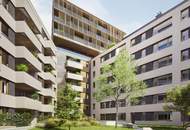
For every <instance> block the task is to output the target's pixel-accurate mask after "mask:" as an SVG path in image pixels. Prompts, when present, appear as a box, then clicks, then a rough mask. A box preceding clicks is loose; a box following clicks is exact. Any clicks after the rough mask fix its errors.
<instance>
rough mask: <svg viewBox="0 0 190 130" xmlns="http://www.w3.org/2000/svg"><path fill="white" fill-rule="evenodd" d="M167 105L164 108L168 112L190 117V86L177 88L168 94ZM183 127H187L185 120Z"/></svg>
mask: <svg viewBox="0 0 190 130" xmlns="http://www.w3.org/2000/svg"><path fill="white" fill-rule="evenodd" d="M166 102H167V104H166V105H165V106H164V109H165V110H166V111H178V112H181V114H182V117H184V116H187V115H190V84H188V85H186V86H177V87H175V88H173V89H172V90H170V91H169V92H167V96H166ZM182 120H183V125H185V120H184V119H182Z"/></svg>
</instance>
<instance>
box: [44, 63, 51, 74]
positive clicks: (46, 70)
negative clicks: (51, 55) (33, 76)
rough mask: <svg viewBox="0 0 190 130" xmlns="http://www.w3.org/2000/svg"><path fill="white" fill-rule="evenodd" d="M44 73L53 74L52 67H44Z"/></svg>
mask: <svg viewBox="0 0 190 130" xmlns="http://www.w3.org/2000/svg"><path fill="white" fill-rule="evenodd" d="M44 71H45V72H50V73H52V71H53V68H52V67H51V65H44Z"/></svg>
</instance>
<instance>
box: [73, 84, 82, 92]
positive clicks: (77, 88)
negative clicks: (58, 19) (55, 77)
mask: <svg viewBox="0 0 190 130" xmlns="http://www.w3.org/2000/svg"><path fill="white" fill-rule="evenodd" d="M71 87H72V89H73V90H74V91H77V92H81V93H82V92H83V88H82V87H81V86H76V85H72V86H71Z"/></svg>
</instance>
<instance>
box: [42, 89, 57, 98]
mask: <svg viewBox="0 0 190 130" xmlns="http://www.w3.org/2000/svg"><path fill="white" fill-rule="evenodd" d="M39 93H40V94H42V95H44V96H47V97H56V94H55V92H54V91H53V89H50V88H43V89H42V91H40V92H39Z"/></svg>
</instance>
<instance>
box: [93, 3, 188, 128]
mask: <svg viewBox="0 0 190 130" xmlns="http://www.w3.org/2000/svg"><path fill="white" fill-rule="evenodd" d="M189 43H190V1H188V0H186V1H183V2H182V3H180V4H179V5H177V6H176V7H174V8H172V9H170V10H169V11H167V12H166V13H163V14H160V15H158V16H157V17H156V18H155V19H154V20H152V21H151V22H149V23H148V24H146V25H144V26H143V27H141V28H139V29H138V30H136V31H135V32H133V33H131V34H130V35H128V36H126V37H125V38H124V39H123V41H121V42H120V43H119V44H117V45H116V46H115V47H113V48H111V49H109V50H108V51H106V52H104V53H102V54H100V55H99V56H97V57H95V58H94V59H93V60H92V61H91V77H92V78H91V95H93V92H95V90H96V87H95V85H94V79H95V78H96V77H97V76H98V75H100V68H101V66H102V65H103V64H111V63H113V62H114V59H115V55H117V54H118V52H119V49H120V48H121V47H125V48H126V49H127V50H128V51H129V53H130V54H131V55H132V56H133V57H134V59H135V62H136V64H137V78H138V79H139V80H143V81H144V82H145V83H146V84H147V89H146V93H145V95H144V97H141V98H140V103H139V104H138V105H132V104H130V105H126V104H125V103H121V106H120V108H119V113H120V115H121V116H120V117H119V118H120V121H121V122H136V123H138V124H165V125H170V124H175V125H179V124H181V117H182V115H180V113H179V112H165V111H164V109H163V105H164V97H165V93H166V92H167V91H168V90H170V89H171V88H173V87H175V86H177V85H185V84H187V83H190V60H189V59H190V44H189ZM93 77H94V78H93ZM114 113H115V108H114V102H110V99H106V100H104V101H102V102H101V103H97V102H96V101H95V100H94V99H93V97H91V115H92V116H94V117H95V118H96V119H97V120H101V121H104V122H107V123H109V121H110V122H111V120H114V116H115V115H114ZM187 120H189V119H188V118H187Z"/></svg>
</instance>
